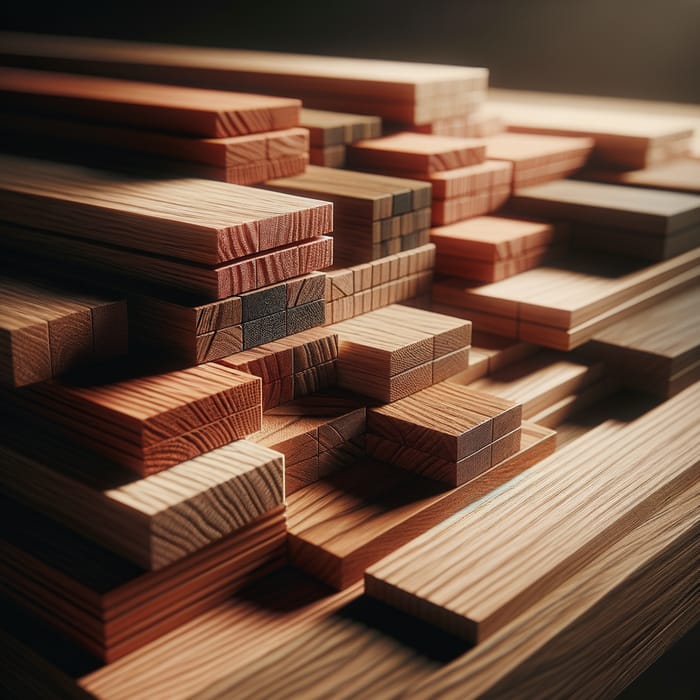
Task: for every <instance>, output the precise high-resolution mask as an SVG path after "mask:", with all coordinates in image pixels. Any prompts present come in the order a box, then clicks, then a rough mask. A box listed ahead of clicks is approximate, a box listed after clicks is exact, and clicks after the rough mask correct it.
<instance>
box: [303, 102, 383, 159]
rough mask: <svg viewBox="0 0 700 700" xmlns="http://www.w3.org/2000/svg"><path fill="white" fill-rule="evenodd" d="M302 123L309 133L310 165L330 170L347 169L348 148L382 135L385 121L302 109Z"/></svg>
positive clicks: (362, 116) (357, 115) (365, 116)
mask: <svg viewBox="0 0 700 700" xmlns="http://www.w3.org/2000/svg"><path fill="white" fill-rule="evenodd" d="M299 123H300V125H301V126H302V127H304V128H305V129H308V130H309V143H310V149H309V162H310V163H311V164H312V165H322V166H325V167H328V168H343V167H345V147H346V146H347V145H348V144H350V143H353V142H354V141H360V140H361V139H374V138H377V137H379V136H381V134H382V120H381V118H380V117H373V116H370V115H364V114H347V113H343V112H328V111H326V110H322V109H302V110H301V117H300V120H299Z"/></svg>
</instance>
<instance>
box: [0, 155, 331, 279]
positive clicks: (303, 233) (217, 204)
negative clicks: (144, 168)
mask: <svg viewBox="0 0 700 700" xmlns="http://www.w3.org/2000/svg"><path fill="white" fill-rule="evenodd" d="M0 173H1V174H0V202H2V204H3V219H4V220H5V221H12V222H14V223H16V224H20V225H24V226H30V227H34V228H45V229H48V230H51V231H54V232H56V233H63V234H67V235H69V236H73V237H77V238H82V239H87V240H89V241H93V242H98V241H99V242H101V243H106V244H113V245H118V246H120V247H123V248H132V249H134V250H139V251H145V252H150V253H154V254H156V255H162V256H166V255H167V256H173V257H175V258H179V259H182V260H188V261H190V262H196V263H202V264H205V265H216V264H217V263H222V262H226V261H230V260H233V259H234V258H237V257H239V256H244V255H249V254H252V253H255V252H258V251H264V250H269V249H272V248H276V247H279V246H281V245H288V244H290V243H293V242H298V241H302V240H305V239H310V238H313V237H314V236H317V235H319V234H323V233H327V232H328V231H330V230H331V228H332V224H331V206H330V205H329V204H324V203H321V202H318V201H316V200H309V199H304V198H297V197H293V196H290V195H282V194H279V193H272V192H264V191H261V190H250V189H248V188H239V187H238V186H235V185H229V184H224V183H216V182H210V181H205V180H196V179H186V178H184V179H177V178H176V179H171V180H159V179H149V178H147V177H137V176H135V175H126V174H117V173H109V172H107V171H102V170H97V169H95V168H81V167H78V166H70V165H64V164H59V163H50V162H48V161H39V160H32V159H28V158H18V157H13V156H3V157H2V158H1V159H0Z"/></svg>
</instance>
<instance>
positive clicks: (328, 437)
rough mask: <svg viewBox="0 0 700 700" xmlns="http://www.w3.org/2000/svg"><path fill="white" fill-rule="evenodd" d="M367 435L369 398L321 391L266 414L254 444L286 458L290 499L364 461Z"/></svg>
mask: <svg viewBox="0 0 700 700" xmlns="http://www.w3.org/2000/svg"><path fill="white" fill-rule="evenodd" d="M365 430H366V400H365V399H363V398H361V397H358V396H356V395H353V394H347V393H345V392H337V391H332V392H323V391H319V392H315V393H314V394H313V395H310V396H305V397H303V398H300V399H296V400H294V401H290V402H287V403H285V404H281V405H280V406H278V407H276V408H271V409H269V410H267V411H265V412H264V413H263V417H262V426H261V428H260V430H259V431H258V432H257V433H255V434H254V435H252V436H251V438H250V439H251V440H252V441H254V442H256V443H258V444H259V445H262V446H263V447H268V448H270V449H273V450H275V451H276V452H280V453H282V454H283V455H284V457H285V493H286V495H290V494H292V493H294V492H295V491H298V490H299V489H301V488H303V487H305V486H308V485H309V484H312V483H314V482H316V481H318V480H319V478H321V477H322V476H326V475H328V474H330V473H332V472H335V471H337V470H339V469H342V468H344V467H346V466H347V465H348V464H352V463H353V462H355V461H356V460H357V459H358V458H360V457H361V456H362V455H363V454H364V446H365V443H364V437H365Z"/></svg>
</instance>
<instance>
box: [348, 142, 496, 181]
mask: <svg viewBox="0 0 700 700" xmlns="http://www.w3.org/2000/svg"><path fill="white" fill-rule="evenodd" d="M347 154H348V161H349V163H350V165H351V166H352V167H358V168H360V169H367V170H375V171H378V172H383V173H386V174H389V175H398V176H402V175H404V176H408V177H411V176H416V175H419V176H420V175H427V176H430V175H432V174H433V173H436V172H440V171H442V170H451V169H453V168H461V167H464V166H467V165H474V164H477V163H483V162H484V160H485V154H486V147H485V145H484V144H483V143H482V142H481V141H479V140H476V139H459V138H450V137H447V136H432V135H430V134H414V133H411V132H403V133H399V134H393V135H392V136H384V137H382V138H378V139H367V140H363V141H358V142H356V143H354V144H352V145H350V146H348V151H347Z"/></svg>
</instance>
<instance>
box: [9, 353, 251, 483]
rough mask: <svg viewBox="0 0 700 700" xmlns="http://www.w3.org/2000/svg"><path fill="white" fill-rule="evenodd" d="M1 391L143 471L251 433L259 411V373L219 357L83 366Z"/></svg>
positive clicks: (20, 407)
mask: <svg viewBox="0 0 700 700" xmlns="http://www.w3.org/2000/svg"><path fill="white" fill-rule="evenodd" d="M4 395H5V397H6V400H7V402H8V403H9V404H10V405H11V406H12V407H13V408H14V409H15V410H16V411H19V412H21V414H22V415H24V416H28V417H32V418H36V419H43V421H41V423H40V424H44V423H46V424H49V425H51V426H57V427H58V426H60V431H61V433H62V434H64V435H66V436H68V437H70V439H71V440H74V441H75V442H76V443H79V444H81V445H84V446H86V447H89V448H90V449H93V450H95V451H96V452H98V453H99V454H101V455H104V456H105V457H107V458H109V459H111V460H113V461H115V462H116V463H117V464H120V465H121V466H124V467H127V468H129V469H132V470H134V471H136V472H137V473H138V474H141V475H142V476H146V475H148V474H153V473H155V472H158V471H160V470H162V469H166V468H168V467H171V466H173V465H175V464H179V463H180V462H183V461H185V460H187V459H192V458H193V457H196V456H197V455H200V454H202V453H204V452H208V451H210V450H212V449H214V448H216V447H220V446H223V445H226V444H227V443H229V442H231V441H232V440H237V439H239V438H243V437H246V436H248V435H251V434H252V433H254V432H255V431H257V430H259V429H260V420H261V415H262V402H261V380H260V378H259V377H255V376H253V375H251V374H246V373H243V372H239V371H238V370H235V369H232V368H230V367H225V366H223V365H218V364H214V363H209V364H205V365H199V366H198V367H191V368H186V369H180V370H173V371H169V372H159V373H153V372H147V373H144V374H141V375H140V376H139V372H138V371H135V369H134V368H132V367H131V366H128V365H127V366H125V367H123V368H122V367H114V368H110V369H109V370H106V369H101V370H100V371H97V370H95V371H83V372H80V373H76V374H72V375H70V376H67V377H63V378H61V379H51V380H48V381H45V382H41V383H38V384H34V385H32V386H29V387H23V388H21V389H18V390H16V391H14V392H5V394H4Z"/></svg>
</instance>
